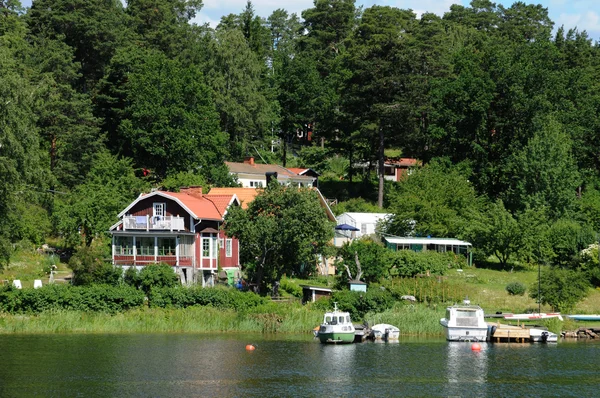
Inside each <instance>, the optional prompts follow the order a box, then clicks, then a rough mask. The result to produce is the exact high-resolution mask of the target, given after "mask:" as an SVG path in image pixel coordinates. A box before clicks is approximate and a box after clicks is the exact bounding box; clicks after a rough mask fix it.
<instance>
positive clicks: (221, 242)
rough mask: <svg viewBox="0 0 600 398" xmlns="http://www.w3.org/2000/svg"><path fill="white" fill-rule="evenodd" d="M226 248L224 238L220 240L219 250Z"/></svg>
mask: <svg viewBox="0 0 600 398" xmlns="http://www.w3.org/2000/svg"><path fill="white" fill-rule="evenodd" d="M224 247H225V246H223V238H219V249H222V248H224Z"/></svg>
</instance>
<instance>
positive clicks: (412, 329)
mask: <svg viewBox="0 0 600 398" xmlns="http://www.w3.org/2000/svg"><path fill="white" fill-rule="evenodd" d="M444 313H445V307H443V306H437V305H434V306H431V307H429V306H426V305H422V304H417V305H413V304H409V305H396V306H394V307H393V308H391V309H389V310H386V311H383V312H380V313H377V314H372V313H369V314H367V316H366V317H365V320H366V321H367V322H368V323H369V325H371V326H373V325H376V324H378V323H389V324H392V325H394V326H397V327H398V328H399V329H400V333H401V334H402V335H413V336H439V335H441V334H442V332H443V330H442V327H441V326H440V323H439V322H440V318H442V317H443V316H444Z"/></svg>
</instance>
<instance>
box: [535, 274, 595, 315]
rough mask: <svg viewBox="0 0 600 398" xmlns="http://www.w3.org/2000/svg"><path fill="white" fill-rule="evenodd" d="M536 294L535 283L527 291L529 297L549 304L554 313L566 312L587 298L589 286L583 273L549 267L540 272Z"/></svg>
mask: <svg viewBox="0 0 600 398" xmlns="http://www.w3.org/2000/svg"><path fill="white" fill-rule="evenodd" d="M539 285H540V291H539V293H538V285H537V283H536V284H535V285H534V286H532V289H529V296H530V297H531V298H533V299H538V295H539V296H541V297H539V298H540V301H541V303H542V304H549V305H551V306H552V308H553V309H554V310H555V311H560V312H568V311H570V310H572V309H573V307H575V304H577V303H578V302H579V301H581V300H582V299H583V298H584V297H585V296H587V293H588V288H589V286H590V284H589V282H588V280H587V277H586V275H585V274H584V273H583V272H579V271H573V270H570V269H563V268H559V267H549V268H547V269H545V270H543V271H542V273H541V277H540V281H539Z"/></svg>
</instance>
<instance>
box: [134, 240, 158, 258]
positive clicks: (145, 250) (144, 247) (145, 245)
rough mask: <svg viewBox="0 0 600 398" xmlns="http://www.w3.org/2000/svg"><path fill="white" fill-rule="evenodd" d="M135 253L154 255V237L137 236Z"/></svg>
mask: <svg viewBox="0 0 600 398" xmlns="http://www.w3.org/2000/svg"><path fill="white" fill-rule="evenodd" d="M136 243H137V244H136V246H137V255H138V256H154V237H147V236H145V237H142V238H137V241H136Z"/></svg>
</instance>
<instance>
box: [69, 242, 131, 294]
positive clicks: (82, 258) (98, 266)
mask: <svg viewBox="0 0 600 398" xmlns="http://www.w3.org/2000/svg"><path fill="white" fill-rule="evenodd" d="M106 256H107V252H106V248H104V247H103V246H100V245H98V246H89V247H88V246H83V247H80V248H79V249H78V250H77V252H75V254H74V255H73V256H72V257H71V259H70V260H69V268H71V269H72V270H73V285H75V286H87V285H91V284H95V283H98V284H107V285H112V286H116V285H118V284H119V282H120V280H121V274H122V270H121V268H116V267H114V266H113V265H112V264H111V263H109V262H107V261H105V260H104V258H105V257H106Z"/></svg>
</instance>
